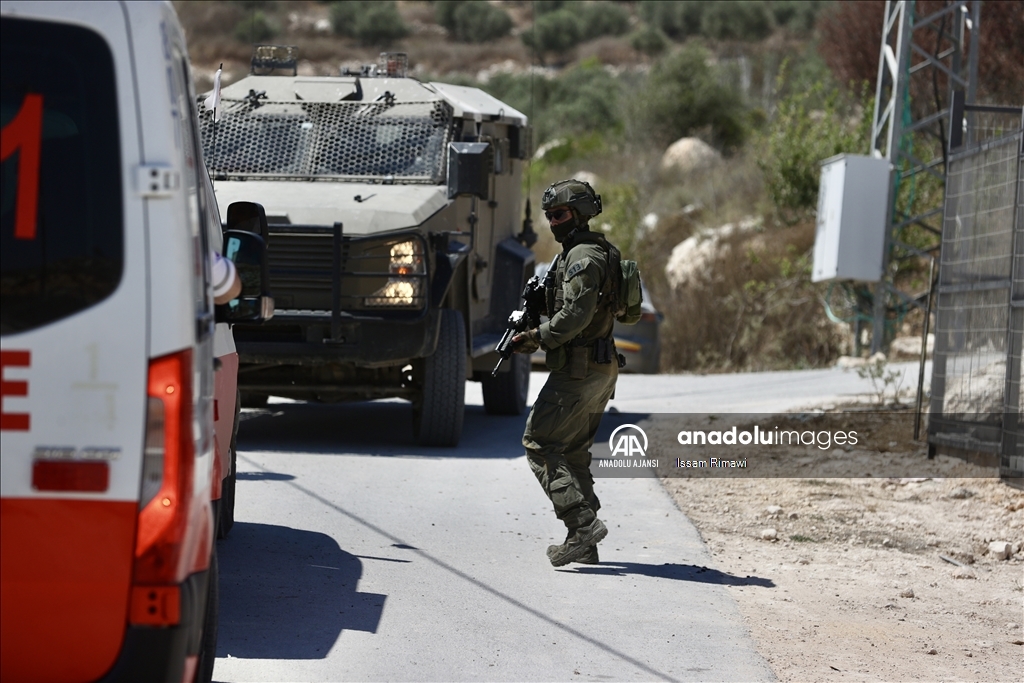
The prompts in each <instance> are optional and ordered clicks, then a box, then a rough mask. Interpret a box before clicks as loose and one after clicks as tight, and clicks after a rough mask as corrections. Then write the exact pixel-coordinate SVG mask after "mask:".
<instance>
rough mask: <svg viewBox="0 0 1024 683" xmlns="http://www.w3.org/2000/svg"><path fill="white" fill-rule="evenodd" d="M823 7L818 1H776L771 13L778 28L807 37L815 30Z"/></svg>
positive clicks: (772, 5) (773, 3)
mask: <svg viewBox="0 0 1024 683" xmlns="http://www.w3.org/2000/svg"><path fill="white" fill-rule="evenodd" d="M821 5H822V3H821V2H818V1H817V0H775V1H774V2H772V4H771V13H772V17H774V19H775V24H776V25H777V26H785V27H786V28H787V29H788V30H790V31H792V32H793V33H797V34H801V35H806V34H808V33H810V32H811V31H812V30H813V29H814V21H815V19H817V16H818V10H820V9H821Z"/></svg>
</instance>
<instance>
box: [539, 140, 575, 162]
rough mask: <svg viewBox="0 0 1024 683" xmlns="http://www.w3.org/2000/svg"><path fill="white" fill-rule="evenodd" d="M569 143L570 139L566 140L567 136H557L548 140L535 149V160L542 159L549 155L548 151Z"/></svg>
mask: <svg viewBox="0 0 1024 683" xmlns="http://www.w3.org/2000/svg"><path fill="white" fill-rule="evenodd" d="M567 144H569V141H568V140H566V139H565V138H555V139H554V140H548V141H547V142H545V143H544V144H543V145H541V146H540V147H538V148H537V149H536V150H535V151H534V153H533V160H534V161H540V160H541V159H543V158H544V157H545V156H547V154H548V152H550V151H551V150H553V149H556V148H558V147H562V146H564V145H567Z"/></svg>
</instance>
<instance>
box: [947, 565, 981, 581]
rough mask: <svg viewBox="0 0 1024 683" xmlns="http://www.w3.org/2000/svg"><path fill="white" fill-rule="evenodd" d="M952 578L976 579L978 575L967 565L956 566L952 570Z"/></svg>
mask: <svg viewBox="0 0 1024 683" xmlns="http://www.w3.org/2000/svg"><path fill="white" fill-rule="evenodd" d="M953 578H954V579H976V578H978V575H977V574H975V573H974V572H973V571H972V570H970V569H968V568H967V567H957V568H956V569H954V570H953Z"/></svg>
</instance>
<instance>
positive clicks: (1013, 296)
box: [928, 112, 1024, 478]
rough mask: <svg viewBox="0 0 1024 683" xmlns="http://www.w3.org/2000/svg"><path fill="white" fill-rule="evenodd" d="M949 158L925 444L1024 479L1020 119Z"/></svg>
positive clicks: (983, 133)
mask: <svg viewBox="0 0 1024 683" xmlns="http://www.w3.org/2000/svg"><path fill="white" fill-rule="evenodd" d="M1008 119H1009V117H1004V118H1003V122H1004V123H1002V124H1001V125H1003V126H1004V128H1002V130H1001V132H1002V133H1003V134H1002V135H995V134H994V133H995V132H996V130H995V129H996V128H997V126H994V125H991V126H986V127H985V128H986V130H984V131H979V133H981V134H979V135H977V136H974V135H972V136H969V138H968V142H967V144H966V145H965V146H964V147H962V148H961V149H960V150H954V152H953V153H952V154H951V155H950V158H949V166H948V171H947V176H946V202H945V211H944V219H943V227H942V256H941V260H940V267H939V282H938V292H937V294H938V295H937V306H936V311H935V353H934V362H933V366H932V367H933V369H932V373H933V374H932V399H931V409H930V411H929V412H930V420H929V429H928V431H929V434H928V441H929V443H930V444H931V445H932V446H933V447H936V448H940V449H944V450H950V449H952V450H955V451H960V452H974V453H978V452H981V453H988V454H990V455H991V456H994V457H998V459H999V463H1000V472H1001V475H1002V476H1004V477H1008V478H1020V477H1022V476H1024V435H1022V429H1021V423H1020V414H1021V412H1022V410H1021V408H1022V406H1021V395H1020V379H1021V374H1020V373H1021V342H1022V339H1021V338H1022V331H1024V309H1022V306H1024V255H1022V249H1024V224H1022V214H1024V211H1022V208H1021V202H1022V194H1024V193H1022V191H1021V185H1022V183H1024V177H1022V176H1024V169H1022V158H1024V153H1022V137H1024V135H1022V130H1021V119H1020V113H1019V112H1018V113H1017V115H1016V118H1015V120H1011V121H1013V122H1012V123H1006V122H1007V120H1008Z"/></svg>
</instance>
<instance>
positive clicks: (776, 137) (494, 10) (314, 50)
mask: <svg viewBox="0 0 1024 683" xmlns="http://www.w3.org/2000/svg"><path fill="white" fill-rule="evenodd" d="M174 4H175V7H176V9H177V11H178V14H179V16H180V17H181V20H182V23H183V25H184V27H185V29H186V32H187V34H188V40H189V46H190V50H191V56H192V61H193V68H194V70H195V74H196V77H197V82H198V84H199V87H200V88H201V89H202V88H208V87H209V86H210V84H211V83H212V75H213V73H214V71H215V70H216V68H217V66H218V65H219V64H221V63H223V64H224V69H225V81H226V82H227V83H230V82H232V81H234V80H237V79H238V78H241V77H242V76H244V75H245V74H246V73H247V72H248V62H249V57H250V55H251V45H252V43H253V42H272V43H281V44H291V45H297V46H298V48H299V57H300V60H301V61H300V64H299V72H300V73H301V74H306V75H335V74H338V73H339V69H341V68H344V67H358V66H360V65H362V64H370V63H376V61H377V55H378V54H379V53H380V52H381V51H385V50H390V51H402V52H406V53H408V55H409V63H410V67H411V70H412V75H413V76H414V77H416V78H419V79H421V80H443V81H447V82H453V83H458V84H464V85H474V86H477V87H480V88H482V89H484V90H486V91H488V92H490V93H492V94H493V95H495V96H496V97H498V98H500V99H502V100H504V101H506V102H508V103H509V104H510V105H512V106H514V107H516V108H517V109H519V110H520V111H522V112H524V113H526V114H527V115H528V116H530V119H531V123H532V125H533V127H534V147H535V149H536V150H537V154H536V155H535V157H534V160H533V161H532V162H531V164H530V171H529V173H528V178H527V180H526V184H527V187H526V188H525V189H527V190H528V192H529V196H530V197H531V199H532V205H533V208H534V211H535V215H534V216H533V219H534V221H535V224H537V225H538V226H543V225H544V223H543V221H542V220H541V216H540V213H539V210H538V206H539V195H540V193H541V191H542V190H543V188H544V187H545V186H546V185H547V184H548V183H550V182H552V181H554V180H557V179H561V178H564V177H569V176H579V175H581V174H583V173H586V174H589V175H588V176H587V177H588V178H589V179H591V180H592V181H593V182H594V184H595V186H596V188H597V190H598V192H600V193H601V194H602V195H603V197H604V205H605V212H604V213H603V214H602V215H601V216H599V217H598V218H597V219H596V220H595V222H594V223H595V224H596V227H597V228H599V229H602V230H605V231H606V232H608V233H609V235H610V237H611V239H612V240H613V241H614V242H616V243H617V244H618V245H620V247H621V248H622V250H623V251H624V252H625V253H626V254H627V255H629V256H632V257H633V258H636V259H637V260H638V261H639V262H640V264H641V268H642V272H643V277H644V280H645V282H646V283H647V285H648V287H649V288H650V290H651V292H652V296H653V298H654V303H655V305H656V306H657V307H658V308H659V310H661V311H662V312H663V313H664V314H665V324H664V327H663V334H664V339H663V344H662V348H663V357H662V369H663V370H668V371H711V370H741V369H744V370H746V369H751V370H759V369H771V368H790V367H812V366H822V365H826V364H830V363H832V362H834V360H835V359H836V358H837V357H838V356H839V355H840V354H842V353H844V352H848V351H849V348H850V344H849V340H850V334H849V328H848V327H847V326H846V325H843V324H836V323H834V322H831V321H830V319H829V318H828V317H827V316H826V313H825V306H824V302H825V300H826V297H827V298H828V301H829V302H830V303H831V305H832V307H833V309H834V310H835V311H836V313H837V314H839V315H842V314H843V313H844V311H845V312H846V313H847V314H849V313H850V311H852V310H853V309H854V307H855V306H854V304H855V303H856V301H855V300H856V297H857V296H858V295H859V294H858V292H857V291H855V290H852V289H850V290H848V291H847V290H843V289H841V288H829V287H828V286H819V285H812V284H811V283H810V265H811V249H812V245H813V239H814V218H813V210H814V207H815V206H816V202H817V187H818V162H819V161H820V160H821V159H824V158H827V157H829V156H832V155H835V154H838V153H841V152H851V153H859V154H865V153H867V152H868V144H869V142H868V137H869V134H870V133H869V131H870V125H871V121H870V118H871V115H872V107H873V103H872V101H871V98H870V95H871V94H873V92H874V80H875V76H876V73H877V59H878V48H879V44H880V41H881V21H882V11H883V9H882V8H883V6H884V2H882V0H865V1H862V2H821V1H814V0H804V1H795V0H774V1H771V2H764V1H756V0H742V1H735V2H721V1H718V2H702V1H697V0H687V1H681V2H664V1H654V0H641V1H640V2H610V1H608V0H594V1H590V2H572V1H567V2H559V1H548V2H517V1H511V0H510V1H507V2H481V1H460V0H444V1H442V0H438V1H435V2H360V1H355V0H349V1H347V2H335V3H329V2H305V1H293V2H258V1H257V2H175V3H174ZM943 4H944V3H942V2H941V1H940V0H931V1H924V2H919V3H918V5H919V8H920V9H919V12H920V11H927V10H929V8H931V9H936V8H941V6H943ZM982 26H983V34H982V48H983V51H982V54H983V59H982V63H981V69H980V72H981V73H980V90H979V93H980V98H981V99H982V100H985V101H990V102H996V103H1001V104H1021V102H1020V100H1021V93H1020V87H1019V84H1020V83H1021V82H1024V48H1022V47H1021V44H1020V41H1019V40H1018V38H1019V36H1021V35H1024V12H1021V11H1020V5H1019V4H1018V3H1010V2H1008V3H985V5H984V9H983V23H982ZM943 88H947V86H945V85H943ZM947 89H948V88H947ZM944 92H945V91H943V93H944ZM912 95H914V96H917V97H920V98H924V97H931V96H932V93H931V92H930V91H929V92H928V93H924V92H921V93H912ZM940 96H941V97H942V98H943V99H944V98H945V94H941V95H940ZM681 138H696V139H698V140H700V141H702V142H703V143H706V145H707V146H709V147H710V150H708V151H706V153H705V154H704V155H703V156H700V157H699V158H698V157H695V156H693V155H692V154H691V155H690V156H687V155H686V154H685V153H681V152H680V153H677V154H675V156H672V157H671V163H663V162H664V161H668V160H669V159H668V157H666V156H665V153H666V149H667V148H669V146H670V145H672V143H674V142H675V141H677V140H679V139H681ZM673 149H674V150H679V149H682V148H681V147H677V148H673ZM687 149H702V150H703V149H705V148H704V147H698V146H691V147H689V148H687ZM935 192H941V187H929V186H927V185H925V184H922V186H920V187H918V188H916V191H915V193H914V194H913V196H912V197H911V198H910V199H908V200H907V201H919V202H920V201H927V200H929V199H934V197H935V196H936V195H935V194H934V193H935ZM727 225H728V226H731V227H726V228H722V226H727ZM540 232H541V234H542V239H541V241H540V242H539V244H538V245H537V247H536V248H535V251H536V252H537V256H538V259H539V260H542V259H547V258H550V257H551V256H552V255H553V254H554V252H555V250H556V246H557V245H556V244H555V243H554V241H553V240H552V239H551V238H550V235H548V234H547V231H546V230H540ZM687 238H693V239H692V240H691V241H690V243H689V245H688V246H687V247H685V248H682V249H681V251H677V252H676V253H677V261H679V260H680V259H682V260H683V263H682V264H680V263H678V262H676V263H673V265H672V268H670V272H666V266H669V264H670V260H671V257H672V253H673V249H675V248H676V246H677V245H680V244H681V243H683V242H684V240H687ZM910 239H911V240H912V239H913V235H911V237H910ZM921 239H922V240H923V239H924V238H923V237H922V238H921ZM687 254H692V256H691V257H689V258H687V259H683V257H684V256H686V255H687ZM900 268H901V271H900V273H899V274H898V277H900V278H902V284H903V285H904V286H905V287H907V288H910V289H913V288H915V287H916V288H918V289H921V288H924V287H926V282H925V280H926V278H927V269H926V268H925V267H924V266H923V264H922V263H921V262H920V261H919V260H917V259H907V260H905V261H902V262H901V264H900ZM673 269H674V270H673ZM673 283H674V284H673ZM912 322H913V319H912V317H911V318H908V319H907V320H901V319H899V318H896V319H894V320H893V321H892V325H893V327H894V328H895V327H896V326H898V325H900V324H904V325H907V324H911V323H912Z"/></svg>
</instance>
